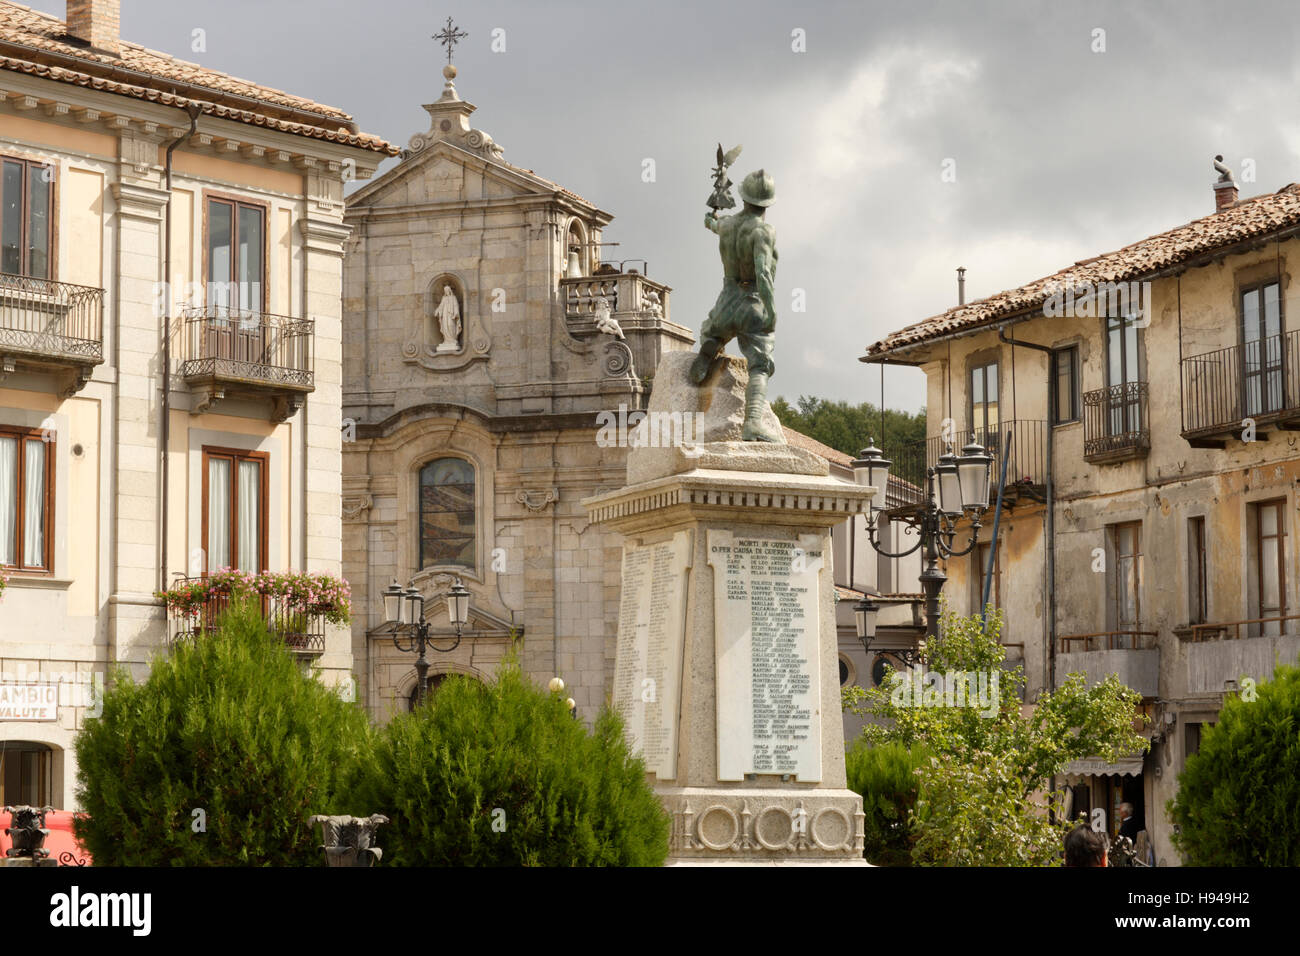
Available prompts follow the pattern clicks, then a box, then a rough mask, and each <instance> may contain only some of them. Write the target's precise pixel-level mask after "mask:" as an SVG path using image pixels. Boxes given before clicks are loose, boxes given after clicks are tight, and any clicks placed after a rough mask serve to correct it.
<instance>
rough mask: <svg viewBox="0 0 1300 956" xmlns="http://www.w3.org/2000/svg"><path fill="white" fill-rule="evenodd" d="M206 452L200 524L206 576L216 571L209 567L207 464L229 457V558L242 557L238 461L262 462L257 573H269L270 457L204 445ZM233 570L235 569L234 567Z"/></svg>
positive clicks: (267, 454) (200, 504) (245, 449)
mask: <svg viewBox="0 0 1300 956" xmlns="http://www.w3.org/2000/svg"><path fill="white" fill-rule="evenodd" d="M202 452H203V463H202V470H203V478H202V481H203V487H202V493H201V498H200V501H199V508H200V513H199V521H200V528H201V530H200V547H201V548H203V573H204V574H205V575H207V574H210V573H212V571H213V570H219V569H213V568H211V567H209V565H208V514H209V511H208V462H209V461H210V460H211V458H212V457H213V456H215V457H217V458H226V459H230V460H231V468H230V496H231V507H230V558H231V561H235V560H236V559H237V556H238V554H239V481H238V475H239V462H240V461H259V462H261V465H262V469H261V479H262V480H261V488H260V490H259V494H258V509H259V514H258V525H257V526H258V529H259V535H258V537H259V538H260V539H261V540H259V541H258V545H257V553H258V558H257V563H258V568H257V571H255V572H252V573H254V574H256V573H258V572H261V571H266V570H269V568H268V566H267V555H268V553H269V542H270V530H271V529H270V524H269V522H268V520H267V519H268V517H269V516H270V512H271V509H270V479H271V474H270V472H271V456H270V454H269V453H268V452H264V451H250V450H249V449H247V448H224V447H221V446H218V445H204V446H203V448H202ZM230 567H234V565H233V564H231V565H230Z"/></svg>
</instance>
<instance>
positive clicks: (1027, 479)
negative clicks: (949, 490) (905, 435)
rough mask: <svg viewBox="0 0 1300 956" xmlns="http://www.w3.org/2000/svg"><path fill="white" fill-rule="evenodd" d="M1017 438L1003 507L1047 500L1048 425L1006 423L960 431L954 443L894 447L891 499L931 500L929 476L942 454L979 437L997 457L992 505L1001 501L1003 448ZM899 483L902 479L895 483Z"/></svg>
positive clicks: (935, 441) (927, 441)
mask: <svg viewBox="0 0 1300 956" xmlns="http://www.w3.org/2000/svg"><path fill="white" fill-rule="evenodd" d="M1008 432H1010V433H1011V435H1012V442H1011V451H1010V455H1011V457H1010V459H1009V460H1008V461H1007V484H1006V488H1005V490H1004V493H1003V505H1004V506H1005V507H1014V506H1015V505H1016V504H1018V503H1021V502H1028V501H1042V500H1043V489H1044V488H1045V487H1046V484H1047V454H1046V452H1047V423H1046V422H1044V421H1032V420H1023V419H1022V420H1019V421H1005V422H1002V423H1001V424H1000V425H998V426H996V427H994V428H977V429H975V430H974V431H971V430H966V431H959V432H955V433H954V435H953V439H952V441H951V442H948V441H946V440H945V439H944V438H943V437H942V436H937V437H934V438H926V439H924V440H922V441H918V442H909V443H907V444H904V445H899V446H895V447H893V448H891V449H889V450H888V451H887V452H886V457H887V458H889V459H890V460H891V461H892V462H893V463H894V464H893V467H892V468H891V469H890V473H889V489H888V495H889V500H890V501H891V502H893V501H895V500H897V501H899V502H900V503H901V506H903V507H906V506H910V505H916V504H921V503H923V502H924V501H925V497H926V493H927V492H926V488H927V485H926V480H925V472H926V469H927V468H933V467H934V466H935V465H936V464H937V463H938V461H939V456H940V455H942V454H943V453H944V452H946V451H947V450H948V449H949V446H950V445H951V448H952V452H953V454H955V455H960V454H961V450H962V448H963V447H964V446H966V445H967V444H969V443H970V442H971V440H972V439H974V440H975V441H976V442H978V443H979V444H981V445H983V446H984V447H985V448H986V449H988V451H989V452H990V453H991V454H992V455H993V472H992V483H991V490H990V502H989V503H990V505H992V503H993V502H994V501H996V500H997V484H998V479H999V476H1000V475H1001V473H1002V472H1001V469H1002V458H1001V455H1000V454H999V450H1000V449H1001V448H1002V447H1003V446H1004V445H1005V444H1006V441H1007V433H1008ZM895 479H897V481H896V480H895Z"/></svg>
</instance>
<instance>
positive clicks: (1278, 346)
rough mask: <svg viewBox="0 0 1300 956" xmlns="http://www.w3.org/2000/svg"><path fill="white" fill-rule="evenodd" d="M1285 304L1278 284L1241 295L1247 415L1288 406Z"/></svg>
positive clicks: (1260, 287)
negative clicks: (1285, 397) (1285, 391)
mask: <svg viewBox="0 0 1300 956" xmlns="http://www.w3.org/2000/svg"><path fill="white" fill-rule="evenodd" d="M1283 379H1284V374H1283V363H1282V303H1281V299H1280V297H1279V293H1278V284H1277V283H1276V282H1267V283H1264V284H1263V285H1260V286H1256V287H1255V288H1253V289H1246V290H1245V291H1243V292H1242V293H1241V382H1242V391H1243V396H1242V398H1243V405H1244V406H1245V414H1246V415H1247V416H1255V415H1267V414H1269V413H1270V412H1276V411H1280V410H1281V409H1282V408H1283V407H1284V402H1283V389H1282V382H1283Z"/></svg>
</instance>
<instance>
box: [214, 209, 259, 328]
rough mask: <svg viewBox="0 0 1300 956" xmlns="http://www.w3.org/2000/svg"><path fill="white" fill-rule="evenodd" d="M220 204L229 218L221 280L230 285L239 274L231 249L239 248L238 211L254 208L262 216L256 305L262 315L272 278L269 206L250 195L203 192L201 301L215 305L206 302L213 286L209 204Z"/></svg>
mask: <svg viewBox="0 0 1300 956" xmlns="http://www.w3.org/2000/svg"><path fill="white" fill-rule="evenodd" d="M214 202H217V203H221V204H223V205H226V206H230V207H231V216H230V248H231V257H230V275H229V276H228V277H227V278H226V279H225V280H224V281H226V282H228V283H230V284H232V285H233V284H234V283H235V281H236V280H235V276H236V275H237V274H238V270H239V262H238V256H237V255H235V254H234V250H235V249H236V248H237V247H238V245H239V239H238V236H239V208H240V207H241V206H245V207H248V208H250V209H256V210H258V211H259V212H260V214H261V216H262V282H261V285H262V294H261V296H260V298H261V301H260V303H259V304H258V308H257V310H256V311H257V312H258V314H265V312H266V310H267V303H268V302H269V301H270V294H271V289H270V284H271V283H270V275H271V230H270V222H271V203H270V202H269V201H267V200H264V199H256V198H254V197H252V196H243V195H239V194H236V193H224V192H216V191H213V190H204V191H203V234H202V237H201V239H202V243H203V273H202V275H203V302H204V303H205V305H207V306H208V307H210V308H211V307H215V304H214V303H213V302H212V301H211V300H210V299H209V297H208V293H209V291H210V286H211V284H212V263H211V261H210V251H211V239H210V237H211V228H212V217H211V211H212V204H213V203H214Z"/></svg>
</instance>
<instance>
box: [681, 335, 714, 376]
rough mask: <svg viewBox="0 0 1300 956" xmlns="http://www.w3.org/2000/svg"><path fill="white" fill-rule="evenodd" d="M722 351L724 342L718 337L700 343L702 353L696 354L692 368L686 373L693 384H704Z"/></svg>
mask: <svg viewBox="0 0 1300 956" xmlns="http://www.w3.org/2000/svg"><path fill="white" fill-rule="evenodd" d="M721 353H722V343H721V342H719V341H718V340H717V339H705V340H704V341H702V342H701V343H700V354H699V355H697V356H695V361H694V362H692V363H691V369H690V371H689V372H687V375H686V377H687V378H688V379H689V380H690V382H691V384H692V385H703V384H704V380H705V379H706V378H708V377H709V373H710V372H711V371H713V363H714V362H716V361H717V359H718V356H719V355H720V354H721Z"/></svg>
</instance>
